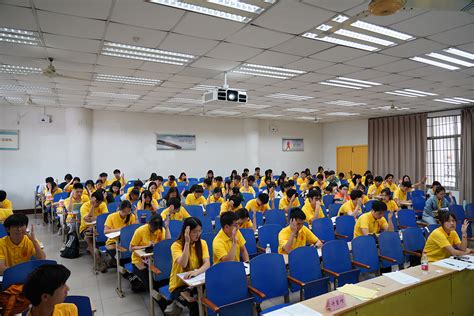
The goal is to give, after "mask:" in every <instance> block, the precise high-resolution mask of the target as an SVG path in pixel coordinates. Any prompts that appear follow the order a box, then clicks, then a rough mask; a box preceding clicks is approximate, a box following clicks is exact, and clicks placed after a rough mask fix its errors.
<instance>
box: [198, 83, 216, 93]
mask: <svg viewBox="0 0 474 316" xmlns="http://www.w3.org/2000/svg"><path fill="white" fill-rule="evenodd" d="M217 88H219V87H218V86H210V85H206V84H198V85H196V86H194V87H192V88H191V90H198V91H209V90H214V89H217Z"/></svg>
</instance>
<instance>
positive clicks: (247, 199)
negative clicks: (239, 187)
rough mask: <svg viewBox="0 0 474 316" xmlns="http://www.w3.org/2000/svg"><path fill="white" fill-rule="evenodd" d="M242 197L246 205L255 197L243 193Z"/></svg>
mask: <svg viewBox="0 0 474 316" xmlns="http://www.w3.org/2000/svg"><path fill="white" fill-rule="evenodd" d="M242 196H243V197H244V203H247V202H248V201H250V200H253V199H255V196H254V195H253V194H252V193H247V192H244V193H242Z"/></svg>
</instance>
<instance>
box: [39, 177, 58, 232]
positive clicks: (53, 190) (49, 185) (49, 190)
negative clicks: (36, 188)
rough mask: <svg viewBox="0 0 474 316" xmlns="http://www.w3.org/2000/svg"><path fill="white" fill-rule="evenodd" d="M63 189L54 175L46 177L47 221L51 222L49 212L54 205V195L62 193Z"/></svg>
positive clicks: (45, 203)
mask: <svg viewBox="0 0 474 316" xmlns="http://www.w3.org/2000/svg"><path fill="white" fill-rule="evenodd" d="M62 192H63V190H61V189H60V188H59V187H58V185H57V184H56V182H54V179H53V178H52V177H48V178H46V187H45V189H44V196H45V200H44V208H45V209H44V213H43V220H44V222H45V223H48V222H49V214H50V213H51V207H52V206H53V201H54V196H55V195H56V194H59V193H62Z"/></svg>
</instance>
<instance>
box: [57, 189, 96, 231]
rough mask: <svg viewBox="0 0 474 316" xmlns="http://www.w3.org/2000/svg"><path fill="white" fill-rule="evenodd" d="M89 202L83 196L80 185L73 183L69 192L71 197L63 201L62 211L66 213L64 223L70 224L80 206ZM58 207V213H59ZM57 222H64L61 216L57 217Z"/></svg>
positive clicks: (85, 196) (86, 197)
mask: <svg viewBox="0 0 474 316" xmlns="http://www.w3.org/2000/svg"><path fill="white" fill-rule="evenodd" d="M86 202H89V197H88V196H87V195H85V194H84V187H83V185H82V183H75V184H74V186H73V189H72V191H71V195H70V196H69V197H68V198H67V199H65V200H64V206H63V211H65V212H66V213H67V217H66V222H67V223H71V222H73V220H74V219H75V218H77V214H78V213H79V210H80V208H81V206H82V204H84V203H86ZM60 209H61V208H60V207H58V213H59V212H60ZM59 220H60V221H61V224H63V223H62V221H63V220H64V218H63V216H60V217H59Z"/></svg>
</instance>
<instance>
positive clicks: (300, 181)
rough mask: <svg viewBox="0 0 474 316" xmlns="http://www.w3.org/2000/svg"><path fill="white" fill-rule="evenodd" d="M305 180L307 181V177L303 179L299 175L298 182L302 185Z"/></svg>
mask: <svg viewBox="0 0 474 316" xmlns="http://www.w3.org/2000/svg"><path fill="white" fill-rule="evenodd" d="M304 182H306V178H305V179H303V178H301V177H299V178H298V179H296V184H297V185H299V186H301V185H302V184H303V183H304Z"/></svg>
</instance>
